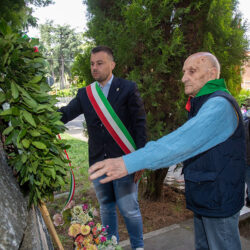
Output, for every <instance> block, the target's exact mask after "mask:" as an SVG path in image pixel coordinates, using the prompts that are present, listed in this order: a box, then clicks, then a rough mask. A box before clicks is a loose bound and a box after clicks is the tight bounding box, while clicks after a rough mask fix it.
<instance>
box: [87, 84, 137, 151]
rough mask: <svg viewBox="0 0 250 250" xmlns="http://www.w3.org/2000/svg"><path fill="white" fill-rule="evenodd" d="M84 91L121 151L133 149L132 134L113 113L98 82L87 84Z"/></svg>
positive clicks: (134, 147) (134, 146)
mask: <svg viewBox="0 0 250 250" xmlns="http://www.w3.org/2000/svg"><path fill="white" fill-rule="evenodd" d="M86 91H87V95H88V98H89V100H90V102H91V104H92V106H93V108H94V110H95V112H96V113H97V115H98V117H99V118H100V120H101V121H102V123H103V125H104V126H105V128H106V129H107V130H108V132H109V133H110V135H111V136H112V137H113V139H114V140H115V141H116V143H117V144H118V145H119V146H120V148H121V149H122V150H123V152H124V153H125V154H129V153H131V152H133V151H135V150H136V145H135V142H134V140H133V138H132V136H131V135H130V133H129V132H128V130H127V129H126V127H125V126H124V124H123V123H122V121H121V120H120V118H119V117H118V116H117V114H116V113H115V111H114V109H113V108H112V106H111V105H110V103H109V101H108V100H107V98H106V97H105V95H104V94H103V92H102V90H101V88H100V87H99V86H98V83H97V82H94V83H92V84H91V85H89V86H87V87H86Z"/></svg>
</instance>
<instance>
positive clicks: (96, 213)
mask: <svg viewBox="0 0 250 250" xmlns="http://www.w3.org/2000/svg"><path fill="white" fill-rule="evenodd" d="M98 215H99V213H98V211H97V210H96V209H94V211H93V216H95V217H97V216H98Z"/></svg>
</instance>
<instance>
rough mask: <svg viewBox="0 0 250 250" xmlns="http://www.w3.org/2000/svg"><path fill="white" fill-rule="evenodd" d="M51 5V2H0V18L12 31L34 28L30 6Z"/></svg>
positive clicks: (14, 0)
mask: <svg viewBox="0 0 250 250" xmlns="http://www.w3.org/2000/svg"><path fill="white" fill-rule="evenodd" d="M51 3H53V1H52V0H4V1H0V17H1V18H2V19H4V20H5V21H6V22H8V23H9V24H10V25H11V26H12V29H13V28H16V29H20V28H24V27H25V28H27V27H28V26H29V25H32V26H35V25H36V19H35V18H34V17H33V16H32V11H33V9H32V5H33V6H37V7H45V6H48V5H49V4H51Z"/></svg>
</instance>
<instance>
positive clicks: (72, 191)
mask: <svg viewBox="0 0 250 250" xmlns="http://www.w3.org/2000/svg"><path fill="white" fill-rule="evenodd" d="M58 138H59V139H60V140H61V136H60V135H59V134H58ZM64 152H65V155H66V158H67V160H69V156H68V153H67V151H66V149H65V150H64ZM69 167H70V190H69V195H68V198H67V201H66V202H65V204H64V207H63V209H62V211H63V210H64V209H65V208H66V207H67V206H68V205H69V203H70V202H71V201H72V199H73V197H74V194H75V188H76V182H75V175H74V172H73V170H72V168H71V163H70V162H69Z"/></svg>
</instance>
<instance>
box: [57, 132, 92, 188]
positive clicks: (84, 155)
mask: <svg viewBox="0 0 250 250" xmlns="http://www.w3.org/2000/svg"><path fill="white" fill-rule="evenodd" d="M61 138H62V139H64V140H67V143H68V144H69V145H70V146H71V147H70V148H69V149H68V150H67V153H68V156H69V159H70V161H71V167H72V169H73V172H74V175H75V181H76V189H77V190H79V189H80V190H81V189H84V190H86V189H88V188H89V187H90V181H89V180H88V168H89V162H88V143H87V142H84V141H82V140H78V139H76V138H74V137H72V136H70V135H69V134H67V133H64V134H62V135H61ZM68 176H69V178H68V180H70V174H69V175H68ZM67 191H69V184H68V185H65V186H64V187H62V190H61V191H60V192H67Z"/></svg>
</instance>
